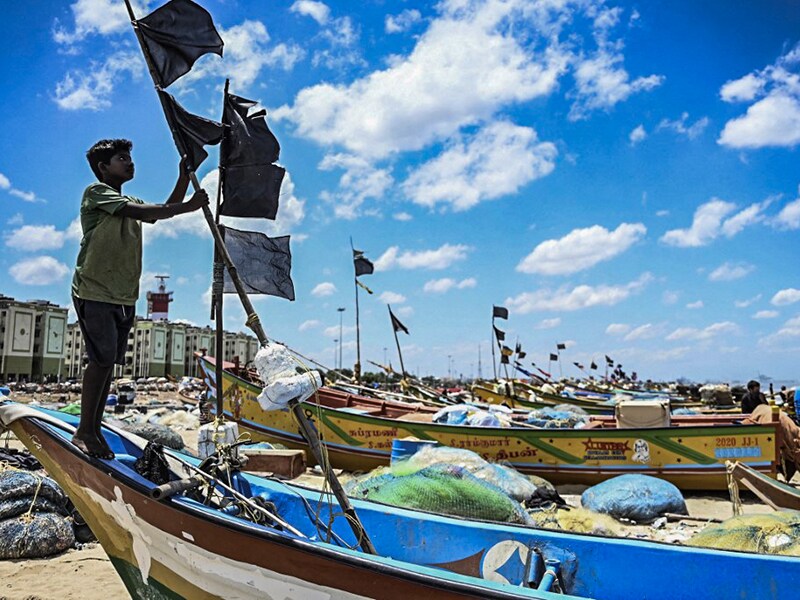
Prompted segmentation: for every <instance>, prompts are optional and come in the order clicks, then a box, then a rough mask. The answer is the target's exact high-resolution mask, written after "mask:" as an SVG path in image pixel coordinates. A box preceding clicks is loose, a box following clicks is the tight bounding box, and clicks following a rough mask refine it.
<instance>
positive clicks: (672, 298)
mask: <svg viewBox="0 0 800 600" xmlns="http://www.w3.org/2000/svg"><path fill="white" fill-rule="evenodd" d="M680 297H681V294H680V292H676V291H675V290H664V293H663V294H661V301H662V302H663V303H664V304H666V305H671V304H675V303H676V302H677V301H678V300H679V299H680Z"/></svg>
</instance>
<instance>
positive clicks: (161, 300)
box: [147, 275, 172, 321]
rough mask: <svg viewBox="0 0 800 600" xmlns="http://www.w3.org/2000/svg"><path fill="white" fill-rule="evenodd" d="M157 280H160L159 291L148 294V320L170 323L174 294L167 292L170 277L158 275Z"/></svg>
mask: <svg viewBox="0 0 800 600" xmlns="http://www.w3.org/2000/svg"><path fill="white" fill-rule="evenodd" d="M156 279H158V291H156V292H147V318H148V319H152V320H153V321H168V320H169V317H168V313H169V303H170V302H172V292H168V291H167V284H166V283H165V280H166V279H169V275H156Z"/></svg>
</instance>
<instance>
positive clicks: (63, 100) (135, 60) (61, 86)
mask: <svg viewBox="0 0 800 600" xmlns="http://www.w3.org/2000/svg"><path fill="white" fill-rule="evenodd" d="M143 72H144V64H143V61H142V57H141V56H140V55H139V53H138V52H131V51H127V50H120V51H117V52H115V53H114V54H112V55H111V56H109V57H108V58H107V59H106V60H105V61H104V62H102V63H98V62H93V63H92V64H91V66H90V67H89V70H88V71H78V70H73V71H68V72H67V74H66V75H65V76H64V78H63V79H62V80H61V81H60V82H58V83H57V84H56V89H55V98H54V100H55V102H56V104H57V105H58V107H59V108H61V109H63V110H95V111H96V110H102V109H104V108H108V107H110V106H111V94H112V93H113V91H114V86H115V85H116V84H117V82H118V81H119V80H120V79H121V78H122V76H123V75H124V74H128V75H130V76H132V77H133V78H134V79H138V78H139V77H141V75H142V73H143Z"/></svg>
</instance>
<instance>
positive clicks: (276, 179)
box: [125, 0, 376, 554]
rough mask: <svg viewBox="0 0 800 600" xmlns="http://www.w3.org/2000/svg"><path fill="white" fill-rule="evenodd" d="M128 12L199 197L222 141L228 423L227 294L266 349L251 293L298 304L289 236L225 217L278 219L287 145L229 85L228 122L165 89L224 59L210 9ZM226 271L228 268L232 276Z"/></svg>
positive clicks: (182, 1)
mask: <svg viewBox="0 0 800 600" xmlns="http://www.w3.org/2000/svg"><path fill="white" fill-rule="evenodd" d="M125 6H126V7H127V10H128V14H129V16H130V20H131V25H132V26H133V29H134V32H135V34H136V38H137V40H138V42H139V45H140V47H141V50H142V54H143V55H144V59H145V62H146V64H147V67H148V70H149V72H150V76H151V77H152V80H153V84H154V86H155V89H156V93H157V95H158V98H159V100H160V102H161V107H162V109H163V111H164V116H165V117H166V120H167V124H168V126H169V128H170V131H171V133H172V137H173V140H174V142H175V146H176V148H177V149H178V152H179V154H180V156H181V159H182V165H183V168H185V169H186V170H187V172H188V173H189V177H190V180H191V183H192V187H193V188H194V190H195V191H199V190H200V184H199V182H198V180H197V176H196V174H195V172H196V171H197V168H198V167H199V166H200V164H201V163H202V162H203V161H204V160H205V158H206V157H207V156H208V154H207V153H206V151H205V149H204V148H203V146H205V145H213V144H218V143H222V146H221V149H220V159H219V177H220V181H219V184H218V186H217V215H216V217H215V216H214V215H212V213H211V209H210V208H209V207H208V206H204V207H203V216H204V217H205V220H206V222H207V224H208V226H209V229H210V231H211V234H212V237H213V239H214V256H215V264H214V283H213V286H212V292H213V296H214V301H213V303H214V309H213V310H214V311H215V317H216V325H217V328H218V329H217V336H216V337H217V344H216V372H215V379H216V382H215V383H216V392H215V395H216V414H217V418H218V419H220V420H222V418H223V415H224V412H223V394H222V388H223V385H222V382H223V377H222V351H221V347H220V341H221V339H222V331H223V329H222V325H223V323H222V296H223V294H224V293H225V292H228V291H235V292H236V293H237V294H238V296H239V299H240V300H241V302H242V306H243V307H244V310H245V313H246V315H247V320H246V325H247V326H248V327H250V329H252V330H253V332H254V333H255V335H256V337H257V338H258V341H259V344H260V345H262V346H264V345H266V344H267V343H269V340H268V339H267V335H266V333H265V331H264V328H263V327H262V325H261V322H260V319H259V317H258V315H257V314H256V312H255V309H254V308H253V304H252V302H251V301H250V299H249V297H248V292H250V293H262V294H270V295H275V296H280V297H283V298H287V299H289V300H293V299H294V288H293V286H292V283H291V276H290V269H291V254H290V252H289V237H288V236H285V237H284V238H276V239H270V238H268V237H267V236H265V235H264V234H261V233H258V232H244V231H238V230H234V229H231V228H225V227H223V226H222V225H220V221H219V219H220V215H225V216H231V217H255V218H266V219H274V218H275V216H276V214H277V210H278V197H279V194H280V187H281V182H282V180H283V177H284V174H285V171H284V169H283V168H282V167H279V166H277V165H275V164H274V163H275V161H277V159H278V155H279V152H280V146H279V144H278V141H277V139H275V136H274V135H272V133H271V132H270V131H269V128H268V127H267V124H266V120H265V113H264V111H257V112H251V109H252V108H254V107H255V106H256V105H257V102H255V101H253V100H248V99H246V98H240V97H238V96H234V95H232V94H229V93H228V88H229V83H228V81H226V83H225V90H224V108H223V122H222V123H216V122H214V121H211V120H208V119H204V118H202V117H198V116H196V115H193V114H191V113H189V112H187V111H186V110H184V109H183V107H181V106H180V104H178V102H177V101H176V100H175V98H174V97H173V96H171V95H170V94H169V93H167V92H166V91H165V88H167V87H168V86H169V85H171V84H172V83H174V82H175V81H176V80H178V79H179V78H180V77H182V76H183V75H185V74H186V73H188V72H189V71H190V70H191V68H192V66H193V65H194V63H195V61H196V60H197V59H198V58H200V57H201V56H203V55H205V54H208V53H214V54H218V55H220V56H222V52H223V45H224V44H223V41H222V38H221V37H220V35H219V33H218V32H217V30H216V28H215V27H214V22H213V20H212V18H211V15H210V14H209V13H208V12H207V11H206V10H205V9H204V8H202V7H201V6H199V5H198V4H196V3H195V2H192V0H170V1H169V2H167V3H166V4H164V5H163V6H161V7H160V8H158V9H156V10H155V11H153V12H152V13H150V14H149V15H147V16H146V17H144V18H142V19H137V18H136V15H135V14H134V12H133V7H132V6H131V2H130V0H125ZM223 198H224V199H223ZM223 232H225V233H223ZM226 238H227V239H226ZM226 242H227V243H226ZM229 245H230V247H231V248H232V249H235V250H234V253H235V254H236V260H234V259H233V257H232V253H231V251H230V250H229ZM223 267H224V269H226V270H227V275H226V274H225V272H224V269H223ZM237 267H238V268H237ZM239 269H241V272H240V271H239ZM370 272H371V271H370ZM289 406H290V408H291V410H292V413H293V414H294V416H295V418H296V419H297V422H298V425H299V427H300V431H301V433H302V434H303V437H304V438H305V439H306V441H307V442H308V444H309V447H310V449H311V451H312V452H313V453H314V455H315V458H316V460H317V462H318V463H319V464H320V465H322V466H323V468H324V469H325V475H326V478H327V479H328V482H329V484H330V485H331V489H332V491H333V493H334V495H335V496H336V498H337V500H338V501H339V504H340V506H341V507H342V510H343V511H344V513H345V514H346V515H347V522H348V524H349V525H350V526H351V528H352V529H353V533H354V534H355V536H356V539H357V540H359V543H360V546H361V548H362V549H363V550H364V551H365V552H367V553H370V554H375V553H376V552H375V548H374V546H373V545H372V542H371V541H370V539H369V536H368V535H367V533H366V531H365V530H364V527H363V525H362V524H361V521H360V520H359V518H358V516H357V515H356V513H355V510H354V509H353V508H352V506H351V505H350V502H349V500H348V498H347V495H346V494H345V493H344V490H343V489H342V486H341V484H340V483H339V481H338V479H337V478H336V476H335V474H334V473H333V471H332V469H331V467H330V464H329V462H328V461H327V460H326V459H325V455H324V452H323V451H322V448H321V445H320V440H319V434H318V432H316V430H315V429H314V426H313V425H312V424H311V423H310V422H309V421H308V419H307V418H306V416H305V414H304V413H303V410H302V408H301V407H300V404H299V403H298V402H297V401H296V400H294V401H291V402H290V403H289Z"/></svg>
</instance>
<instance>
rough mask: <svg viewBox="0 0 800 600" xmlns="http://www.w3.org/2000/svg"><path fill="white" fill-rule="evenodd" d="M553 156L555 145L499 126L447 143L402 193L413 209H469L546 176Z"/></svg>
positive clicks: (523, 129)
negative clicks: (443, 206) (414, 206)
mask: <svg viewBox="0 0 800 600" xmlns="http://www.w3.org/2000/svg"><path fill="white" fill-rule="evenodd" d="M557 154H558V151H557V150H556V147H555V145H554V144H552V143H550V142H539V140H538V138H537V136H536V131H534V130H533V129H531V128H530V127H520V126H518V125H514V124H513V123H509V122H507V121H498V122H495V123H491V124H489V125H487V126H486V127H483V128H482V129H480V130H479V131H478V132H477V133H476V134H475V135H474V136H472V137H471V138H470V139H469V140H468V141H466V142H465V141H464V140H461V139H459V140H456V141H453V142H451V143H450V144H449V145H448V146H447V148H446V149H445V150H444V151H443V152H442V153H441V154H440V155H439V156H437V157H436V158H434V159H432V160H430V161H428V162H426V163H424V164H422V165H421V166H420V167H419V168H418V169H417V170H416V171H415V172H414V173H412V174H411V176H410V177H409V178H408V179H407V180H406V181H405V182H404V183H403V190H404V192H405V193H406V195H407V196H408V197H409V198H410V199H411V200H412V201H413V202H414V203H415V204H419V205H422V206H427V207H430V208H433V207H435V206H436V205H437V204H440V203H441V204H445V205H448V206H449V207H450V208H451V209H452V210H455V211H461V210H467V209H468V208H472V207H473V206H475V205H476V204H478V203H480V202H482V201H485V200H493V199H496V198H500V197H502V196H505V195H508V194H513V193H515V192H517V191H518V190H519V188H520V187H522V186H524V185H526V184H528V183H530V182H531V181H533V180H535V179H539V178H541V177H544V176H546V175H548V174H550V173H551V172H552V171H553V169H554V168H555V163H554V160H555V158H556V155H557Z"/></svg>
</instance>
